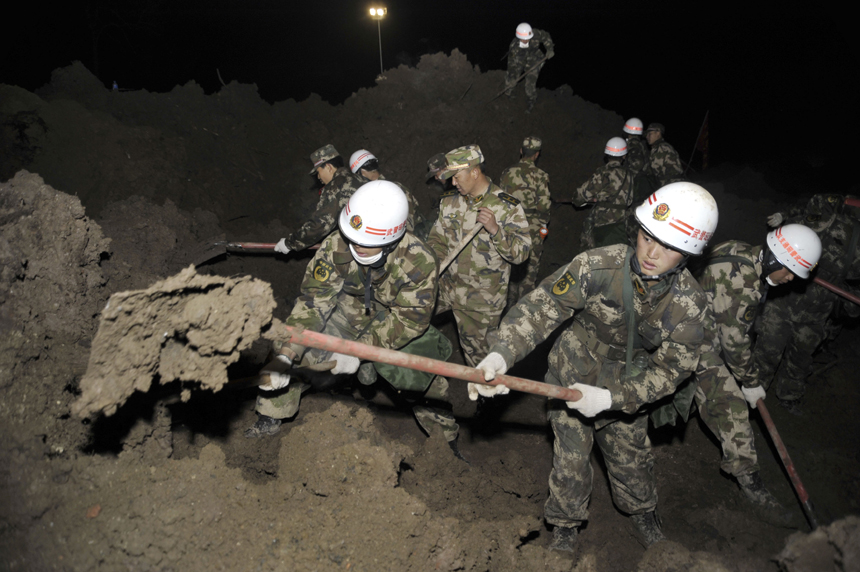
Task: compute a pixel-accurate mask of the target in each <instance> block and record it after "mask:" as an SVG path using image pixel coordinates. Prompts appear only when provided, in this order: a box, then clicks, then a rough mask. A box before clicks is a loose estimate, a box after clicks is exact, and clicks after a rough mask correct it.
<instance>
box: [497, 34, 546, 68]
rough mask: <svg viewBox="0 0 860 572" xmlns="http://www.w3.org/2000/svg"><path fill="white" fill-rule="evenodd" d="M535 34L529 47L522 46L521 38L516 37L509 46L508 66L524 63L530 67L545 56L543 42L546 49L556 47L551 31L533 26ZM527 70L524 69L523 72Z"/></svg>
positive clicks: (526, 66)
mask: <svg viewBox="0 0 860 572" xmlns="http://www.w3.org/2000/svg"><path fill="white" fill-rule="evenodd" d="M532 32H533V33H534V36H533V37H532V39H530V40H529V47H527V48H521V47H520V40H519V39H518V38H514V39H513V40H511V44H510V46H508V67H511V66H512V65H520V64H522V65H524V66H525V68H526V69H527V68H529V67H531V66H533V65H535V64H536V63H538V62H539V61H540V60H542V59H543V58H544V55H545V54H544V53H543V52H542V51H541V50H540V44H543V47H544V49H545V50H546V51H547V52H548V51H550V50H552V49H554V46H555V44H553V42H552V36H550V35H549V32H544V31H543V30H538V29H536V28H532ZM525 71H526V70H525V69H523V72H525Z"/></svg>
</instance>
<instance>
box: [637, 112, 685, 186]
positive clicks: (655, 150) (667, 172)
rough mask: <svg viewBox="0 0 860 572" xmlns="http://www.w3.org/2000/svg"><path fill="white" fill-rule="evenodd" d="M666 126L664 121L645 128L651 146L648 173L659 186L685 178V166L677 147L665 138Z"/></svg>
mask: <svg viewBox="0 0 860 572" xmlns="http://www.w3.org/2000/svg"><path fill="white" fill-rule="evenodd" d="M665 136H666V128H665V127H663V124H662V123H651V124H650V125H648V129H646V130H645V139H646V140H647V141H648V145H650V147H651V153H650V155H649V158H648V174H649V176H650V177H652V178H653V179H654V184H656V185H657V186H658V187H662V186H664V185H668V184H669V183H676V182H678V181H683V180H684V167H682V166H681V157H679V156H678V152H677V151H675V148H674V147H672V145H670V144H669V142H668V141H666V140H665V139H664V137H665Z"/></svg>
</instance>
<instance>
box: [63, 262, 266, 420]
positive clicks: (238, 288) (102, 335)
mask: <svg viewBox="0 0 860 572" xmlns="http://www.w3.org/2000/svg"><path fill="white" fill-rule="evenodd" d="M274 308H275V300H274V298H273V296H272V289H271V287H270V286H269V285H268V284H266V283H265V282H262V281H260V280H255V279H253V278H250V277H241V278H224V277H220V276H202V275H199V274H197V273H196V272H195V270H194V267H193V266H190V267H188V268H186V269H185V270H183V271H182V272H180V273H179V274H177V275H176V276H172V277H170V278H168V279H167V280H163V281H161V282H158V283H156V284H153V285H152V286H151V287H149V288H147V289H146V290H136V291H131V292H119V293H117V294H114V295H113V296H111V297H110V300H108V304H107V306H106V307H105V309H104V310H103V311H102V315H101V321H100V324H99V331H98V333H97V334H96V337H95V339H94V340H93V346H92V350H91V352H90V360H89V365H88V367H87V373H86V375H84V377H83V379H82V380H81V397H80V398H79V399H78V401H77V402H75V404H74V406H73V408H72V409H73V412H74V413H75V414H76V415H79V416H82V417H86V416H90V415H93V414H95V413H104V414H105V415H112V414H113V413H114V412H115V411H116V408H117V407H118V406H119V405H121V404H122V403H124V402H125V400H126V399H128V397H129V396H130V395H131V394H132V393H133V392H134V391H135V390H138V391H142V392H146V391H148V390H149V388H150V385H151V384H152V381H153V380H154V379H156V377H157V379H159V380H160V382H161V383H167V382H169V381H173V380H180V381H199V382H200V383H201V385H202V386H203V387H205V388H208V389H212V390H213V391H218V390H220V389H221V388H222V387H223V386H224V384H226V383H227V366H228V365H230V364H231V363H234V362H236V361H237V360H238V359H239V352H241V351H242V350H245V349H248V348H250V347H251V344H252V343H253V342H254V341H256V340H257V339H258V338H259V337H260V332H261V331H262V329H263V328H264V327H265V326H266V325H268V324H269V322H271V319H272V310H274ZM187 395H188V394H187V393H183V398H187Z"/></svg>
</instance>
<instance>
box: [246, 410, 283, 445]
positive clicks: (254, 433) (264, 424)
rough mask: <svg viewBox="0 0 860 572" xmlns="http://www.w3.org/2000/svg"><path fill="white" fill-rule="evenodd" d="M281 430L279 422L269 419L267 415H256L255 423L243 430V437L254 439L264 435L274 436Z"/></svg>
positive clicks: (278, 420)
mask: <svg viewBox="0 0 860 572" xmlns="http://www.w3.org/2000/svg"><path fill="white" fill-rule="evenodd" d="M280 430H281V420H280V419H275V418H274V417H269V416H268V415H262V414H260V413H258V414H257V422H256V423H254V424H253V425H251V426H250V427H249V428H248V429H246V430H245V437H247V438H248V439H253V438H255V437H265V436H266V435H274V434H275V433H277V432H278V431H280Z"/></svg>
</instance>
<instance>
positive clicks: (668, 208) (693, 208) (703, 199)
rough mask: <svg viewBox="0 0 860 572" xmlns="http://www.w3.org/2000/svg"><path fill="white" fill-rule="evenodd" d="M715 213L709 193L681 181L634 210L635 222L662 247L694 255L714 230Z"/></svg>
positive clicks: (656, 192) (717, 213) (670, 185)
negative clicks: (660, 243) (663, 245)
mask: <svg viewBox="0 0 860 572" xmlns="http://www.w3.org/2000/svg"><path fill="white" fill-rule="evenodd" d="M718 218H719V212H718V210H717V201H715V200H714V197H712V196H711V194H710V193H709V192H708V191H706V190H705V189H703V188H702V187H700V186H699V185H696V184H694V183H689V182H687V181H681V182H679V183H670V184H668V185H666V186H665V187H661V188H659V189H657V190H656V191H655V192H654V194H652V195H651V196H650V197H648V198H647V199H645V200H644V201H643V202H642V204H641V205H639V206H638V207H636V220H637V221H639V224H641V225H642V228H644V229H645V230H647V231H648V232H649V233H650V234H651V235H652V236H653V237H654V238H656V239H657V240H659V241H660V242H662V243H663V244H665V245H667V246H669V247H670V248H673V249H675V250H677V251H678V252H682V253H684V254H689V255H692V256H698V255H699V254H701V253H702V251H703V250H704V249H705V247H706V246H707V245H708V241H709V240H710V239H711V237H712V236H713V235H714V231H715V230H717V220H718Z"/></svg>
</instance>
